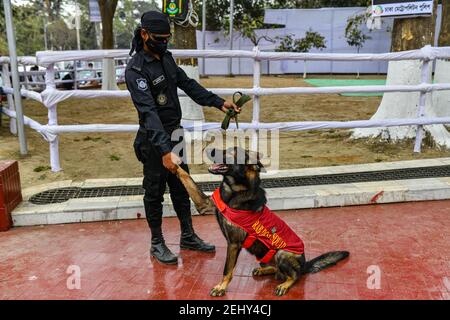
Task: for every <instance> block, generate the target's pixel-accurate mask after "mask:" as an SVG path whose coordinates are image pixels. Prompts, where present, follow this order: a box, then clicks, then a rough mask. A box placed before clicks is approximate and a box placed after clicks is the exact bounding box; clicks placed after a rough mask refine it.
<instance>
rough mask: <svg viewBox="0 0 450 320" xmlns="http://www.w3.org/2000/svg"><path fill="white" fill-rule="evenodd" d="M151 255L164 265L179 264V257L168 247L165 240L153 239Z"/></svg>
mask: <svg viewBox="0 0 450 320" xmlns="http://www.w3.org/2000/svg"><path fill="white" fill-rule="evenodd" d="M150 255H151V256H152V257H154V258H155V259H156V260H158V261H159V262H160V263H162V264H177V263H178V257H177V256H176V255H174V254H173V253H172V251H170V249H169V248H168V247H167V246H166V243H165V242H164V239H152V246H151V248H150Z"/></svg>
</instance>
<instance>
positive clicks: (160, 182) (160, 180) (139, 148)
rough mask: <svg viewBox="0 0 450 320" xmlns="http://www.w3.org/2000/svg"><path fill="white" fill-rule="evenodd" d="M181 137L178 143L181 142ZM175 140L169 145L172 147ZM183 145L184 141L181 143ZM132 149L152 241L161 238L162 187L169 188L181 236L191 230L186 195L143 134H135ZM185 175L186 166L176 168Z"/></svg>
mask: <svg viewBox="0 0 450 320" xmlns="http://www.w3.org/2000/svg"><path fill="white" fill-rule="evenodd" d="M182 139H183V137H181V139H180V141H182ZM178 143H179V141H175V142H172V147H174V146H175V145H176V144H178ZM183 143H184V141H183ZM134 150H135V153H136V156H137V158H138V160H139V161H141V162H142V163H143V164H144V180H143V184H142V186H143V188H144V189H145V196H144V207H145V215H146V218H147V222H148V225H149V227H150V229H151V231H152V241H158V240H161V239H162V230H161V225H162V214H163V210H162V209H163V205H162V204H163V202H164V193H165V191H166V184H168V185H169V192H170V198H171V199H172V203H173V207H174V209H175V212H176V214H177V217H178V219H179V220H180V224H181V229H182V233H189V232H191V231H192V229H191V228H192V227H191V226H192V221H191V203H190V201H189V195H188V193H187V191H186V189H185V188H184V186H183V184H182V183H181V182H180V180H179V179H178V178H177V177H176V176H175V175H174V174H172V173H170V172H169V171H168V170H167V169H166V168H165V167H164V166H163V164H162V159H161V154H160V153H159V152H158V151H157V150H156V149H155V147H154V146H153V145H152V143H151V142H149V141H148V139H147V136H146V134H145V132H142V131H139V132H138V134H137V136H136V140H135V142H134ZM180 166H181V167H182V168H183V169H184V170H185V171H186V172H189V168H188V166H187V164H185V163H184V162H183V163H182V164H181V165H180Z"/></svg>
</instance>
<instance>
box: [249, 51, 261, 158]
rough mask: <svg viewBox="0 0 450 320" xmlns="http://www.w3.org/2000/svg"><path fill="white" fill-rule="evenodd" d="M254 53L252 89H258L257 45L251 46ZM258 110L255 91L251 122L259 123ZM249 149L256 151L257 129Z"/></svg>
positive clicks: (258, 105)
mask: <svg viewBox="0 0 450 320" xmlns="http://www.w3.org/2000/svg"><path fill="white" fill-rule="evenodd" d="M253 51H254V53H255V57H254V60H253V89H254V90H259V89H260V87H261V60H259V57H258V54H259V48H258V46H256V47H254V48H253ZM259 110H260V101H259V95H258V94H257V93H255V95H254V96H253V116H252V123H253V124H255V125H257V124H258V123H259ZM251 149H252V150H254V151H258V131H256V132H253V134H252V143H251Z"/></svg>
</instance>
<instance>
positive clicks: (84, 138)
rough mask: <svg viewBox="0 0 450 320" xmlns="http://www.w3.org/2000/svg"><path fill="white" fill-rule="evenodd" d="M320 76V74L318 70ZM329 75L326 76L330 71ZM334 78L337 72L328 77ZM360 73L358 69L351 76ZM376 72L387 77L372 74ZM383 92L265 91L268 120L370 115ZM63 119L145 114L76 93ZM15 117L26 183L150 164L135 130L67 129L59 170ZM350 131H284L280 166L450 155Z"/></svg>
mask: <svg viewBox="0 0 450 320" xmlns="http://www.w3.org/2000/svg"><path fill="white" fill-rule="evenodd" d="M314 77H316V76H314ZM322 77H324V76H322ZM326 77H329V76H326ZM344 77H352V76H344ZM369 78H380V77H376V76H371V77H369ZM201 82H202V84H203V85H204V86H206V87H210V88H214V87H215V88H218V87H230V88H231V87H251V85H252V79H251V77H234V78H225V77H209V78H205V79H202V80H201ZM262 86H265V87H289V86H308V85H307V84H306V83H304V82H303V80H302V79H300V78H299V77H298V76H297V77H294V76H276V77H275V76H271V77H263V78H262ZM380 100H381V98H380V97H342V96H339V95H335V94H328V95H295V96H272V97H262V99H261V115H260V120H261V121H262V122H276V121H295V120H298V121H301V120H362V119H369V118H370V116H371V115H372V114H373V113H374V112H375V111H376V110H377V107H378V105H379V102H380ZM24 110H25V111H24V113H25V114H26V115H27V116H29V117H31V118H33V119H35V120H37V121H39V122H40V123H47V110H46V109H45V108H44V107H43V106H42V105H40V104H39V103H37V102H33V101H29V100H28V101H24ZM204 112H205V117H206V120H207V121H221V120H222V119H223V114H222V113H220V112H218V111H217V109H215V108H204ZM251 114H252V107H251V104H248V105H246V108H245V110H244V111H243V113H242V115H241V116H240V121H250V119H251ZM58 120H59V123H60V124H89V123H110V124H113V123H117V124H118V123H121V124H134V123H136V122H137V113H136V111H135V109H134V106H133V105H132V103H131V100H128V99H93V100H78V99H71V100H68V101H65V102H63V103H60V104H59V105H58ZM8 127H9V119H7V118H6V117H5V116H4V117H3V122H2V125H1V127H0V160H2V159H18V160H19V163H20V174H21V179H22V186H23V187H28V186H32V185H36V184H42V183H46V182H51V181H57V180H66V179H71V180H74V181H81V180H85V179H99V178H127V177H139V176H141V175H142V166H141V164H140V163H139V162H138V161H137V159H136V158H135V155H134V151H133V149H132V143H133V140H134V135H135V134H133V133H106V134H95V133H94V134H85V133H83V134H64V135H61V136H60V155H61V166H62V168H63V171H61V172H58V173H52V172H51V171H50V167H49V150H48V149H49V148H48V143H47V142H46V141H45V140H44V139H43V138H42V137H41V136H40V135H39V134H38V133H36V132H35V131H33V130H30V129H29V128H27V129H26V134H27V139H28V147H29V155H28V156H26V157H21V156H20V155H19V152H18V141H17V138H16V137H14V136H12V135H10V134H9V130H8ZM349 137H350V132H349V131H348V130H316V131H313V130H311V131H304V132H296V133H294V132H290V133H281V134H280V168H281V169H287V168H305V167H320V166H335V165H344V164H352V163H373V162H383V161H397V160H407V159H408V160H409V159H421V158H438V157H449V156H450V151H447V150H444V151H439V150H437V149H435V148H432V147H430V146H425V147H424V148H423V152H422V153H421V154H420V155H414V154H413V152H412V150H413V141H405V142H402V143H398V144H386V143H381V142H378V141H372V140H371V141H368V140H358V141H355V140H351V139H350V138H349ZM205 169H206V166H205V165H192V166H191V172H193V173H205V172H206V170H205Z"/></svg>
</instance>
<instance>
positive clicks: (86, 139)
mask: <svg viewBox="0 0 450 320" xmlns="http://www.w3.org/2000/svg"><path fill="white" fill-rule="evenodd" d="M99 140H102V138H101V137H97V138H92V137H90V136H87V137H84V138H83V141H94V142H97V141H99Z"/></svg>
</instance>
